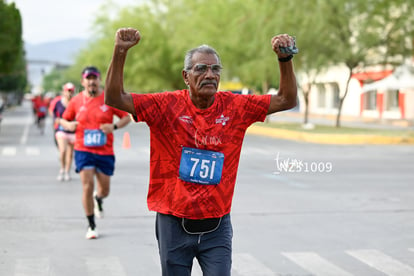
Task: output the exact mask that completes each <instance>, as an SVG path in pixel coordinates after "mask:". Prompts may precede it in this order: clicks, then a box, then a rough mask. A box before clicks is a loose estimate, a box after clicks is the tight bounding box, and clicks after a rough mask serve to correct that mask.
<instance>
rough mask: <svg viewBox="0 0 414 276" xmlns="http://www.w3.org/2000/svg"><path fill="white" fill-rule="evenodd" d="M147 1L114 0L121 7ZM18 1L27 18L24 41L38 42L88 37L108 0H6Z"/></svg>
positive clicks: (8, 1)
mask: <svg viewBox="0 0 414 276" xmlns="http://www.w3.org/2000/svg"><path fill="white" fill-rule="evenodd" d="M142 1H143V0H114V2H115V3H117V4H118V5H120V6H128V5H134V4H136V3H140V2H142ZM6 2H7V3H13V2H14V3H15V4H16V7H17V8H18V9H19V10H20V14H21V16H22V20H23V40H24V41H25V42H26V43H30V44H38V43H42V42H49V41H56V40H62V39H67V38H88V37H89V36H90V34H91V33H90V31H91V26H92V23H93V22H94V16H96V14H97V12H98V9H99V7H100V6H101V5H102V4H103V3H105V2H106V1H104V0H69V1H61V0H6Z"/></svg>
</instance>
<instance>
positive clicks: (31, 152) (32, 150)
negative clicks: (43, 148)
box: [26, 147, 40, 156]
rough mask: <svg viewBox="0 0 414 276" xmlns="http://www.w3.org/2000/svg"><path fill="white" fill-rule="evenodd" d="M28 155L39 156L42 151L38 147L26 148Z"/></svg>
mask: <svg viewBox="0 0 414 276" xmlns="http://www.w3.org/2000/svg"><path fill="white" fill-rule="evenodd" d="M26 155H30V156H39V155H40V150H39V148H38V147H26Z"/></svg>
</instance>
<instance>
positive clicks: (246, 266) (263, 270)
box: [233, 253, 275, 276]
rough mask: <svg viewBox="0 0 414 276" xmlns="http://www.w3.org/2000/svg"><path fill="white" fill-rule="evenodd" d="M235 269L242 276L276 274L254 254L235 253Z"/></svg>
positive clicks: (268, 275) (272, 275)
mask: <svg viewBox="0 0 414 276" xmlns="http://www.w3.org/2000/svg"><path fill="white" fill-rule="evenodd" d="M233 270H234V271H236V272H237V274H238V275H241V276H251V275H255V276H274V275H275V274H274V273H273V271H272V270H270V269H269V268H268V267H267V266H266V265H264V264H263V263H261V262H260V261H258V260H257V259H256V258H254V257H253V256H252V255H250V254H247V253H239V254H234V255H233Z"/></svg>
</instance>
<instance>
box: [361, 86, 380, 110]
mask: <svg viewBox="0 0 414 276" xmlns="http://www.w3.org/2000/svg"><path fill="white" fill-rule="evenodd" d="M363 101H364V109H365V110H375V109H376V108H377V91H375V90H372V91H368V92H366V93H364V96H363Z"/></svg>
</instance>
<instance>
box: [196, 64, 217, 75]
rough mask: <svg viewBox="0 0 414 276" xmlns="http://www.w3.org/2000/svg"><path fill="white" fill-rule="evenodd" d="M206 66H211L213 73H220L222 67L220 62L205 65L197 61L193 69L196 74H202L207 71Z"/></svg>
mask: <svg viewBox="0 0 414 276" xmlns="http://www.w3.org/2000/svg"><path fill="white" fill-rule="evenodd" d="M208 68H211V72H213V74H215V75H220V73H221V69H222V67H221V65H220V64H211V65H207V64H203V63H198V64H196V65H194V67H193V71H194V73H195V74H197V75H202V74H204V73H206V72H207V70H208Z"/></svg>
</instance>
